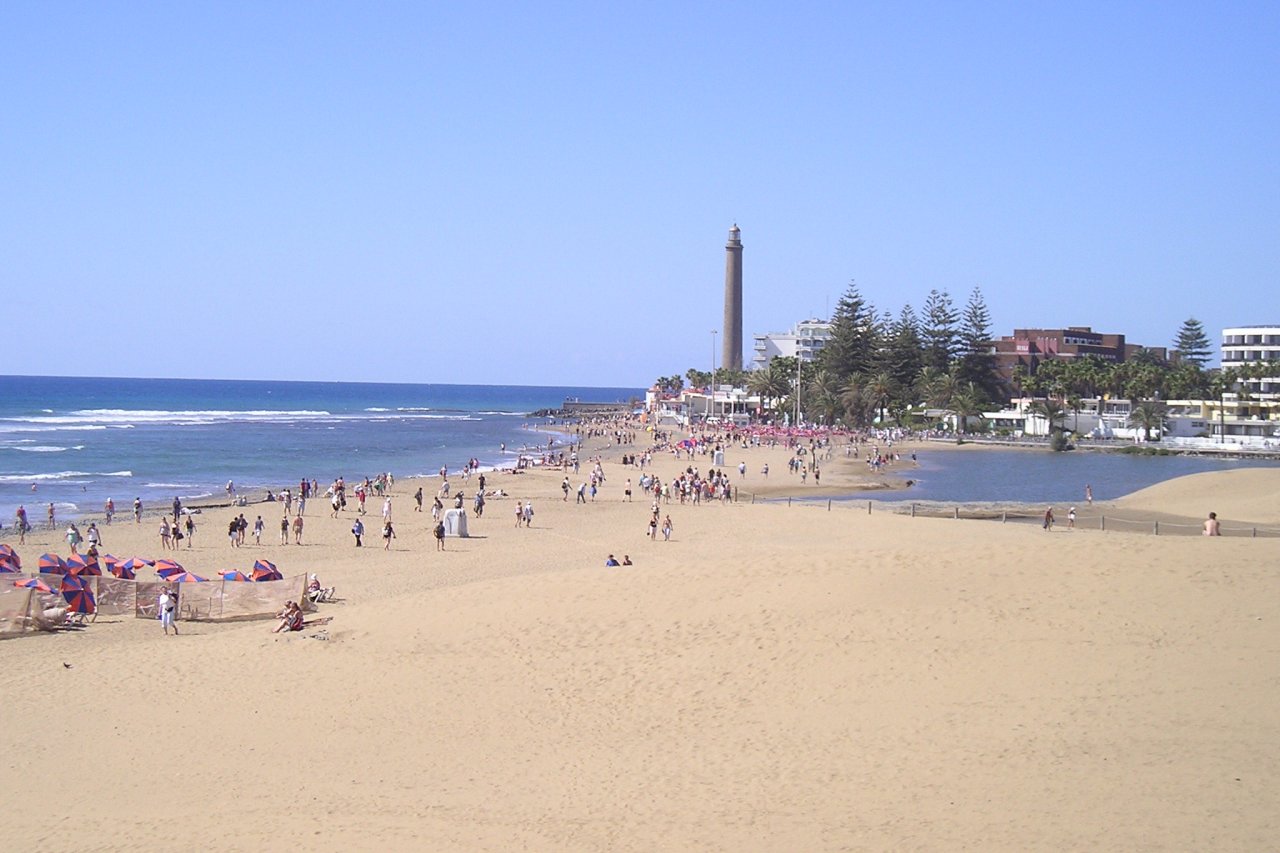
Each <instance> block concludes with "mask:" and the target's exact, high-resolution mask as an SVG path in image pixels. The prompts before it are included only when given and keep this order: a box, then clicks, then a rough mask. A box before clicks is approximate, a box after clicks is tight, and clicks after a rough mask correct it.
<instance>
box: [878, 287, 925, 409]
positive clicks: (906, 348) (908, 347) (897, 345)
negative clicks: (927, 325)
mask: <svg viewBox="0 0 1280 853" xmlns="http://www.w3.org/2000/svg"><path fill="white" fill-rule="evenodd" d="M885 352H886V354H887V357H886V358H885V364H884V369H885V371H886V372H888V374H889V375H890V376H892V377H893V381H894V382H896V383H897V384H898V387H899V388H903V389H908V388H911V387H912V386H913V385H915V382H916V379H917V378H918V377H919V376H920V371H921V370H922V369H923V368H924V353H923V351H922V347H921V343H920V321H919V320H917V319H916V312H915V311H914V310H913V309H912V308H911V306H910V305H904V306H902V311H901V312H900V313H899V314H898V319H897V320H896V321H895V322H894V324H893V329H892V331H891V332H890V334H889V338H888V345H887V346H886V348H885Z"/></svg>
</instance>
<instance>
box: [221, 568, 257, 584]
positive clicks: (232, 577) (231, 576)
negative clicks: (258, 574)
mask: <svg viewBox="0 0 1280 853" xmlns="http://www.w3.org/2000/svg"><path fill="white" fill-rule="evenodd" d="M218 574H220V575H222V579H223V580H224V581H251V580H253V578H251V577H249V576H248V575H246V574H245V573H244V572H242V571H240V570H239V569H232V570H231V571H229V572H219V573H218Z"/></svg>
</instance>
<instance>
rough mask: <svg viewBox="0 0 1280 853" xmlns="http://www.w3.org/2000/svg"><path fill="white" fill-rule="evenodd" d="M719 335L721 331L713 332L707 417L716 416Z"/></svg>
mask: <svg viewBox="0 0 1280 853" xmlns="http://www.w3.org/2000/svg"><path fill="white" fill-rule="evenodd" d="M718 334H720V330H719V329H712V330H711V402H710V403H708V404H707V405H708V409H707V417H711V415H713V414H715V408H716V335H718Z"/></svg>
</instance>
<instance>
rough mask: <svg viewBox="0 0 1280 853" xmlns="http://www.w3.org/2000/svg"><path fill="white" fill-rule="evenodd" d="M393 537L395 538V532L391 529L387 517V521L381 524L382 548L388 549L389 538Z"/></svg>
mask: <svg viewBox="0 0 1280 853" xmlns="http://www.w3.org/2000/svg"><path fill="white" fill-rule="evenodd" d="M395 538H396V532H395V531H394V530H392V529H391V521H390V520H389V519H388V520H387V522H386V523H384V524H383V525H382V541H383V543H385V544H383V546H382V550H384V551H390V550H391V540H392V539H395Z"/></svg>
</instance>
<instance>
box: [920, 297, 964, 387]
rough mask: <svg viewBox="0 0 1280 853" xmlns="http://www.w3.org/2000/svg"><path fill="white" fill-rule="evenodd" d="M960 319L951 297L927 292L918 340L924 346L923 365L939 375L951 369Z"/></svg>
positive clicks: (957, 344) (957, 345)
mask: <svg viewBox="0 0 1280 853" xmlns="http://www.w3.org/2000/svg"><path fill="white" fill-rule="evenodd" d="M959 319H960V317H959V315H957V314H956V309H955V306H954V305H952V303H951V296H950V295H949V294H948V293H947V292H946V291H945V290H943V291H939V290H937V289H936V288H935V289H933V290H930V291H929V296H928V297H927V298H926V299H925V301H924V321H923V323H921V326H920V340H921V342H922V343H923V344H924V350H925V356H924V358H925V365H926V366H927V367H932V368H933V369H934V370H937V371H938V372H939V373H946V372H947V371H948V370H950V369H951V362H952V361H954V360H955V357H956V352H957V350H958V349H959V342H958V339H957V332H956V323H957V322H958V321H959Z"/></svg>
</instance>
